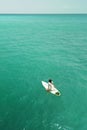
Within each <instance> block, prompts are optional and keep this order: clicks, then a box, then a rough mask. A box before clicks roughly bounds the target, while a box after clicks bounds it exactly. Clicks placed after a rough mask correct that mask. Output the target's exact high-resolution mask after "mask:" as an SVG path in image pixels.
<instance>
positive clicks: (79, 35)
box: [0, 15, 87, 130]
mask: <svg viewBox="0 0 87 130" xmlns="http://www.w3.org/2000/svg"><path fill="white" fill-rule="evenodd" d="M49 78H52V79H53V81H54V84H55V86H56V87H57V88H58V89H59V90H60V92H61V96H60V97H57V96H54V95H52V94H49V93H47V92H46V91H45V90H44V88H43V87H42V85H41V81H42V80H44V81H48V79H49ZM0 130H87V15H0Z"/></svg>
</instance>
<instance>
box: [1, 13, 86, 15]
mask: <svg viewBox="0 0 87 130" xmlns="http://www.w3.org/2000/svg"><path fill="white" fill-rule="evenodd" d="M60 14H61V15H62V14H63V15H66V14H87V13H0V15H60Z"/></svg>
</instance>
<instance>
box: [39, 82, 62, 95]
mask: <svg viewBox="0 0 87 130" xmlns="http://www.w3.org/2000/svg"><path fill="white" fill-rule="evenodd" d="M41 82H42V85H43V87H44V88H45V89H46V90H47V89H48V83H46V82H44V81H41ZM49 92H50V93H52V94H54V95H56V96H60V95H61V93H60V92H59V90H58V89H56V88H55V87H53V88H52V90H51V91H49Z"/></svg>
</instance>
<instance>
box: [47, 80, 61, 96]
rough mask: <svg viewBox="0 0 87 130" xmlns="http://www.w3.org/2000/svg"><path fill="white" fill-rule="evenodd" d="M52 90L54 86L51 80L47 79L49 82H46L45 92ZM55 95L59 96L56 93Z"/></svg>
mask: <svg viewBox="0 0 87 130" xmlns="http://www.w3.org/2000/svg"><path fill="white" fill-rule="evenodd" d="M54 88H55V86H54V84H53V81H52V79H49V80H48V89H47V91H48V92H50V91H52V89H54ZM56 95H59V92H56Z"/></svg>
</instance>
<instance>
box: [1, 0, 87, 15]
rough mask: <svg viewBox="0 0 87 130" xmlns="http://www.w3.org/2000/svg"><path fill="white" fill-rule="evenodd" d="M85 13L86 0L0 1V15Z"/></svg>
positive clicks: (86, 9) (86, 7) (86, 8)
mask: <svg viewBox="0 0 87 130" xmlns="http://www.w3.org/2000/svg"><path fill="white" fill-rule="evenodd" d="M3 13H4V14H8V13H12V14H13V13H18V14H20V13H21V14H38V13H39V14H61V13H63V14H65V13H87V0H0V14H3Z"/></svg>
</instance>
